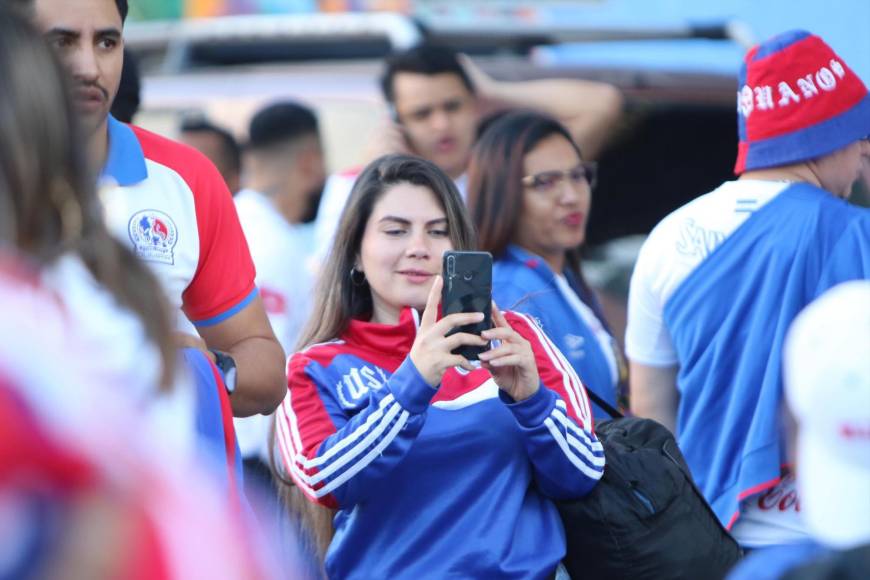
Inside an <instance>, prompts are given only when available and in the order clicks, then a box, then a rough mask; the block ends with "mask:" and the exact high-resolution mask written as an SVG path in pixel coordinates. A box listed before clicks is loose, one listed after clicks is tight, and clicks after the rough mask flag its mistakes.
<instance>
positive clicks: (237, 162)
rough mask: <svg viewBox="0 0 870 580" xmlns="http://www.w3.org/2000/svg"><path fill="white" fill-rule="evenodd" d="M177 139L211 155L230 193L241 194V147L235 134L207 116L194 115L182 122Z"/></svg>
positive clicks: (204, 153)
mask: <svg viewBox="0 0 870 580" xmlns="http://www.w3.org/2000/svg"><path fill="white" fill-rule="evenodd" d="M178 140H179V141H181V142H182V143H184V144H185V145H190V146H191V147H193V148H194V149H196V150H197V151H199V152H200V153H202V154H203V155H205V156H206V157H208V158H209V160H210V161H211V162H212V163H214V166H215V167H217V170H218V172H219V173H220V174H221V177H223V178H224V183H226V184H227V188H229V190H230V193H232V194H233V195H235V194H236V193H238V191H239V188H240V187H241V179H242V150H241V147H240V146H239V143H238V141H236V138H235V137H233V134H232V133H230V132H229V131H228V130H227V129H225V128H223V127H218V126H217V125H215V124H214V123H212V122H211V121H209V120H208V119H206V118H205V117H202V116H192V117H187V118H185V119H184V120H183V121H182V122H181V132H180V133H179V136H178Z"/></svg>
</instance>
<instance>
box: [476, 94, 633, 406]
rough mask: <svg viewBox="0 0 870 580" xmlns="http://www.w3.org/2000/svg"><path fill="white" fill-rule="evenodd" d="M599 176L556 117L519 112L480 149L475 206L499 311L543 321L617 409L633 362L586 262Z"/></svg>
mask: <svg viewBox="0 0 870 580" xmlns="http://www.w3.org/2000/svg"><path fill="white" fill-rule="evenodd" d="M595 169H596V167H595V164H594V163H590V162H588V161H585V160H584V158H583V156H581V153H580V149H579V147H577V144H576V143H575V142H574V140H573V139H572V137H571V134H570V133H569V132H568V130H567V129H566V128H565V127H564V126H563V125H562V124H561V123H559V122H558V121H556V120H555V119H554V118H552V117H550V116H548V115H544V114H542V113H537V112H534V111H515V112H510V113H507V114H505V115H504V116H502V117H501V118H499V119H497V120H495V121H493V122H492V124H490V125H489V126H488V127H487V128H486V129H485V130H484V131H483V133H482V134H481V136H480V138H479V139H478V141H477V144H476V145H475V147H474V149H473V150H472V155H471V163H470V165H469V170H468V200H467V201H468V208H469V213H470V214H471V216H472V219H473V220H474V224H475V226H476V227H477V231H478V235H479V237H480V243H479V245H478V247H479V249H481V250H485V251H487V252H490V253H491V254H492V255H493V257H494V258H495V263H494V265H493V279H492V294H493V299H494V300H495V302H496V304H500V305H501V306H502V307H504V308H511V309H513V310H517V311H519V312H524V313H526V314H530V315H532V316H533V317H534V318H535V319H536V320H538V321H539V322H540V324H541V327H542V328H543V330H544V332H546V333H547V335H548V336H549V337H550V338H552V339H553V341H554V342H555V343H556V346H558V347H559V350H560V351H561V352H562V354H564V355H565V357H566V358H567V360H568V362H569V363H570V364H571V366H572V367H573V368H574V371H576V373H577V374H578V375H579V376H580V378H581V379H582V380H583V384H584V385H585V386H586V388H587V389H590V390H592V391H594V392H595V393H596V394H597V395H598V396H599V397H601V398H602V399H604V400H605V401H607V402H608V403H609V404H610V405H611V406H613V407H616V406H618V404H619V403H618V401H617V399H618V398H619V397H618V395H619V394H620V393H622V394H624V393H625V389H626V385H625V380H626V376H625V364H624V362H623V360H622V356H621V353H620V352H619V351H618V347H617V346H616V342H615V341H614V340H613V336H612V335H611V333H610V331H609V329H608V326H607V322H606V321H605V320H604V315H603V313H602V310H601V306H600V305H599V303H598V299H597V298H596V297H595V294H594V293H593V292H592V290H591V288H590V287H589V285H588V284H587V283H586V280H585V279H584V277H583V271H582V268H581V261H580V248H581V245H582V244H583V241H584V238H585V234H586V221H587V218H588V216H589V210H590V206H591V203H592V187H593V185H594V182H595ZM593 409H594V411H595V416H596V418H597V419H600V418H607V417H609V416H608V415H606V414H605V413H604V412H603V411H602V410H601V409H600V408H599V407H598V406H597V405H595V403H594V402H593Z"/></svg>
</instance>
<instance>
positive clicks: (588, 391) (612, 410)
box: [586, 389, 625, 419]
mask: <svg viewBox="0 0 870 580" xmlns="http://www.w3.org/2000/svg"><path fill="white" fill-rule="evenodd" d="M586 394H587V395H588V396H589V398H590V399H592V402H593V403H595V404H596V405H598V406H599V407H601V408H602V409H604V412H605V413H607V414H608V415H610V416H611V417H613V418H614V419H620V418H622V417H624V416H625V415H623V414H622V413H620V412H619V411H618V410H617V409H615V408H614V407H613V406H611V404H610V403H608V402H607V401H605V400H604V399H602V398H601V397H599V396H598V395H596V394H595V393H593V392H592V389H586Z"/></svg>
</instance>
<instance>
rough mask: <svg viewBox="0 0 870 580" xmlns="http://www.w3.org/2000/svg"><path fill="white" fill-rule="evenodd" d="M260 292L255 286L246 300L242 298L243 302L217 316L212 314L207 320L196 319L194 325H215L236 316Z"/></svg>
mask: <svg viewBox="0 0 870 580" xmlns="http://www.w3.org/2000/svg"><path fill="white" fill-rule="evenodd" d="M259 292H260V291H259V290H258V289H257V288H256V286H255V287H254V289H253V290H251V293H250V294H248V295H247V296H246V297H245V298H244V300H242V301H241V302H239V303H238V304H236V305H235V306H233V307H232V308H230V309H229V310H226V311H224V312H222V313H221V314H218V315H217V316H212V317H211V318H206V319H205V320H197V321H194V323H193V324H194V326H214V325H215V324H220V323H221V322H223V321H224V320H227V319H228V318H232V317H233V316H235V315H236V314H238V313H239V312H241V311H242V310H243V309H244V308H245V307H246V306H247V305H248V304H250V303H251V301H253V300H254V298H256V297H257V294H259Z"/></svg>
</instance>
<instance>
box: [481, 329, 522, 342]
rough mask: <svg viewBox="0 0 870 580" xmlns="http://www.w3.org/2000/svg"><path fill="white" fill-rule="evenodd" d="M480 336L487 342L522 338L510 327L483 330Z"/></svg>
mask: <svg viewBox="0 0 870 580" xmlns="http://www.w3.org/2000/svg"><path fill="white" fill-rule="evenodd" d="M481 336H482V337H483V338H485V339H487V340H516V339H518V338H522V337H521V336H520V335H519V334H518V333H517V331H515V330H514V329H513V328H511V327H507V328H501V327H497V328H490V329H489V330H484V331H483V332H482V333H481Z"/></svg>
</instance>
